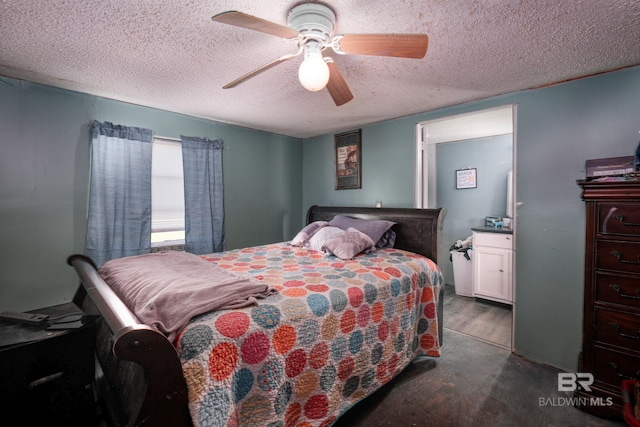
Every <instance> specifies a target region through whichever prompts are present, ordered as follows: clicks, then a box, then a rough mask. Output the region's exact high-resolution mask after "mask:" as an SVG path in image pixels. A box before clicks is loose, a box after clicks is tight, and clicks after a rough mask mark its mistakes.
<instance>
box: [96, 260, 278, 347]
mask: <svg viewBox="0 0 640 427" xmlns="http://www.w3.org/2000/svg"><path fill="white" fill-rule="evenodd" d="M99 274H100V276H102V278H103V279H104V281H105V282H106V283H107V284H108V285H109V286H110V287H111V288H112V289H113V291H114V292H115V293H116V294H117V295H118V297H120V299H121V300H122V302H124V304H125V305H126V306H127V307H128V308H129V310H131V311H132V312H133V314H135V315H136V316H137V317H138V319H139V320H140V321H141V322H143V323H145V324H147V325H149V326H153V327H155V328H157V329H158V330H160V331H161V332H162V333H164V334H165V335H167V338H169V340H170V341H171V342H173V341H174V340H175V338H176V337H177V335H178V333H179V331H180V330H181V329H182V328H184V327H185V326H186V325H187V323H189V320H191V318H192V317H194V316H196V315H198V314H203V313H206V312H208V311H213V310H222V309H229V308H239V307H245V306H248V305H251V304H255V303H257V299H260V298H266V297H267V296H269V295H271V294H272V293H274V292H277V291H276V289H275V288H273V287H271V286H269V285H266V284H264V283H262V282H260V281H258V280H256V279H253V278H247V277H243V276H239V275H237V274H234V273H231V272H229V271H227V270H224V269H223V268H221V267H218V266H217V265H215V264H213V263H211V262H208V261H205V260H204V259H202V258H200V257H199V256H197V255H193V254H190V253H188V252H175V251H170V252H159V253H152V254H145V255H138V256H131V257H126V258H118V259H113V260H111V261H107V262H106V263H105V264H104V265H103V266H102V267H101V268H100V270H99Z"/></svg>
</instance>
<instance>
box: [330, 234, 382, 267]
mask: <svg viewBox="0 0 640 427" xmlns="http://www.w3.org/2000/svg"><path fill="white" fill-rule="evenodd" d="M374 245H375V243H374V242H373V240H371V237H369V236H367V235H366V234H364V233H363V232H361V231H359V230H356V229H355V228H348V229H347V230H346V231H345V232H344V234H343V235H341V236H337V237H334V238H332V239H329V240H327V241H326V242H325V244H324V245H323V246H322V249H323V250H324V252H328V253H330V254H333V255H335V256H337V257H338V258H340V259H345V260H346V259H352V258H353V257H355V256H356V255H358V254H359V253H360V252H363V251H365V250H367V249H371V248H372V247H373V246H374Z"/></svg>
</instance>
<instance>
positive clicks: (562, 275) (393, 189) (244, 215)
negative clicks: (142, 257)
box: [0, 67, 640, 370]
mask: <svg viewBox="0 0 640 427" xmlns="http://www.w3.org/2000/svg"><path fill="white" fill-rule="evenodd" d="M506 104H517V107H518V120H517V130H516V134H515V138H516V141H517V146H516V147H517V148H516V166H515V168H516V172H517V173H516V199H517V200H518V201H519V202H521V203H522V205H521V206H520V207H519V208H518V210H517V236H516V242H517V243H516V245H517V248H516V269H517V275H516V310H515V315H516V320H515V321H516V327H515V349H516V352H517V353H518V354H522V355H524V356H526V357H528V358H530V359H533V360H537V361H540V362H543V363H547V364H550V365H553V366H556V367H559V368H562V369H567V370H575V369H576V368H577V360H578V353H579V350H580V341H581V333H582V332H581V331H582V325H581V322H582V296H583V291H582V287H583V265H584V227H585V221H584V213H585V210H584V204H583V202H582V201H581V200H580V191H579V188H578V186H577V185H576V182H575V181H576V180H577V179H580V178H583V177H584V176H585V168H584V164H585V160H587V159H593V158H602V157H615V156H623V155H631V154H632V153H633V152H634V150H635V147H636V146H637V144H638V139H639V135H638V130H639V127H640V126H639V124H638V117H640V68H638V67H636V68H631V69H625V70H621V71H617V72H614V73H609V74H604V75H600V76H595V77H591V78H588V79H582V80H577V81H573V82H569V83H564V84H560V85H556V86H551V87H547V88H542V89H537V90H530V91H524V92H518V93H514V94H508V95H503V96H500V97H495V98H490V99H485V100H482V101H479V102H474V103H468V104H462V105H457V106H454V107H450V108H446V109H440V110H437V111H432V112H428V113H423V114H418V115H414V116H411V117H406V118H401V119H396V120H391V121H387V122H381V123H376V124H373V125H370V126H365V127H363V128H362V162H363V171H362V189H359V190H340V191H336V190H335V163H334V162H335V159H334V151H333V148H334V141H333V134H330V135H323V136H318V137H315V138H309V139H305V140H303V141H300V140H298V139H295V138H288V137H284V136H280V135H274V134H270V133H266V132H259V131H255V130H250V129H245V128H240V127H236V126H230V125H226V124H222V123H218V122H214V121H208V120H202V119H197V118H193V117H187V116H183V115H179V114H174V113H169V112H165V111H159V110H154V109H150V108H144V107H139V106H134V105H129V104H125V103H121V102H116V101H111V100H106V99H102V98H99V97H95V96H90V95H86V94H79V93H75V92H70V91H65V90H59V89H55V88H50V87H46V86H40V85H36V84H31V83H26V82H21V81H16V80H12V79H0V239H1V240H0V241H1V242H2V243H1V244H0V260H1V261H0V262H1V265H0V267H1V268H0V310H6V309H10V310H27V309H33V308H38V307H41V306H45V305H51V304H56V303H62V302H66V301H69V300H70V298H71V296H72V295H73V292H74V290H75V288H76V286H77V279H76V278H75V274H74V273H73V271H72V269H71V267H68V266H67V265H66V264H65V260H66V257H67V256H68V255H69V254H71V253H75V252H81V251H82V247H83V242H84V235H85V227H86V204H87V195H88V180H89V169H88V167H89V141H88V131H89V124H90V123H91V122H92V121H93V120H94V119H96V120H100V121H111V122H114V123H119V124H126V125H131V126H142V127H149V128H152V129H154V130H155V131H156V133H157V134H159V135H163V136H169V137H177V136H178V135H180V134H187V135H193V136H205V137H210V138H222V139H223V140H224V141H225V152H224V167H225V171H224V172H225V174H224V177H225V191H226V192H225V210H226V213H227V236H228V246H229V248H230V249H231V248H237V247H243V246H250V245H253V244H260V243H267V242H274V241H281V240H283V239H287V238H290V237H292V234H295V232H297V231H298V229H299V228H300V227H301V225H302V221H303V218H304V215H305V213H306V210H307V208H308V207H309V206H311V205H313V204H321V205H331V204H333V205H343V206H345V205H361V206H373V205H374V204H375V202H376V201H378V200H381V201H382V202H383V204H384V206H388V207H412V206H413V205H414V201H413V197H414V180H415V176H414V175H415V136H414V131H415V124H416V123H419V122H423V121H427V120H433V119H437V118H442V117H446V116H451V115H456V114H462V113H467V112H471V111H477V110H481V109H485V108H492V107H496V106H502V105H506ZM348 130H351V129H344V131H348ZM302 152H304V157H302ZM301 158H302V161H300V159H301ZM445 221H446V219H445Z"/></svg>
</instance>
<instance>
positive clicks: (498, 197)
mask: <svg viewBox="0 0 640 427" xmlns="http://www.w3.org/2000/svg"><path fill="white" fill-rule="evenodd" d="M515 125H516V106H515V105H506V106H501V107H497V108H491V109H486V110H481V111H475V112H471V113H467V114H461V115H456V116H449V117H444V118H441V119H436V120H430V121H426V122H422V123H418V124H417V126H416V172H417V173H416V186H415V188H416V194H415V200H416V207H418V208H431V207H445V208H446V209H447V215H446V217H445V220H444V223H443V229H442V231H441V238H440V242H439V245H438V246H439V249H438V260H440V263H439V264H440V267H441V269H442V271H443V274H444V276H445V283H446V290H447V291H448V292H447V294H448V295H449V296H450V300H451V299H452V298H453V299H455V300H456V304H455V306H456V307H457V308H456V313H457V314H460V315H462V320H460V319H458V320H459V323H460V324H461V325H466V326H465V328H467V330H465V331H462V332H464V333H469V334H470V335H473V336H476V337H477V338H479V339H482V340H485V341H489V342H495V343H496V344H499V345H501V346H506V347H508V348H510V349H513V342H514V341H513V330H514V328H513V322H514V315H513V314H514V311H515V308H516V301H515V298H513V300H512V301H510V303H509V304H501V303H500V302H495V301H490V300H486V299H484V298H481V297H478V296H476V295H474V296H471V297H470V296H469V295H468V294H465V295H464V296H459V295H456V293H455V292H453V289H454V286H455V280H454V274H453V262H452V261H453V260H452V257H451V255H450V253H449V251H450V249H451V247H452V246H453V245H454V244H455V243H459V242H461V241H465V240H467V239H468V238H469V237H470V236H471V235H472V228H478V227H481V226H483V225H484V224H485V217H500V218H508V219H509V220H510V222H511V224H512V230H510V232H512V236H513V253H512V256H511V257H510V264H511V265H510V272H509V278H510V283H511V285H510V287H511V289H510V291H511V292H510V294H511V295H513V296H515V248H516V246H515V240H516V239H515V235H516V227H515V224H516V218H515V209H514V207H515V206H514V203H515V202H514V200H515V197H514V193H515V188H516V187H515V177H516V175H517V174H516V173H515V166H516V165H515V152H516V138H515V134H516V133H515ZM467 171H473V177H474V178H475V180H474V181H473V182H469V181H464V182H462V183H461V182H460V181H459V179H458V177H460V176H461V175H464V176H467V175H468V174H467V173H466V172H467ZM461 184H462V185H461ZM470 255H471V256H473V253H470ZM458 259H459V258H458ZM458 262H459V261H458ZM469 263H470V264H469V265H471V261H469ZM458 265H460V264H458ZM457 268H460V267H457ZM469 268H471V267H469ZM449 302H452V301H449ZM445 305H446V306H449V308H451V306H450V305H449V304H447V300H445ZM464 307H467V308H464ZM505 310H506V311H508V314H509V315H508V316H504V311H505ZM485 312H490V313H491V314H490V315H487V316H485V315H484V314H483V313H485ZM496 312H497V313H499V315H496V314H495V313H496ZM449 314H455V313H449ZM446 315H447V308H445V318H449V319H450V320H452V319H453V318H454V316H446ZM484 318H487V319H490V320H487V322H488V323H487V325H485V326H482V322H483V319H484ZM498 318H499V319H502V320H500V321H499V322H501V323H500V324H498V323H493V324H492V322H498V320H496V319H498ZM505 322H506V325H505V324H504V323H505ZM445 327H447V322H446V321H445ZM456 327H457V326H456ZM505 327H506V328H508V330H507V331H504V328H505ZM497 329H500V330H503V333H502V334H500V336H499V337H496V336H495V333H494V332H491V333H490V332H489V331H491V330H497ZM469 331H471V332H469ZM483 331H484V332H483ZM505 333H506V334H507V338H505V336H504V334H505ZM498 341H499V342H498ZM505 341H506V344H505Z"/></svg>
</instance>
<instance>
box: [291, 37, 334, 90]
mask: <svg viewBox="0 0 640 427" xmlns="http://www.w3.org/2000/svg"><path fill="white" fill-rule="evenodd" d="M298 79H299V80H300V83H301V84H302V86H303V87H304V88H305V89H307V90H309V91H312V92H317V91H319V90H322V89H324V88H325V86H326V85H327V83H328V82H329V66H328V65H327V63H326V62H325V60H324V59H323V58H322V45H321V44H320V43H319V42H317V41H315V40H309V41H308V42H307V43H306V44H305V46H304V61H302V64H300V68H299V69H298Z"/></svg>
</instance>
